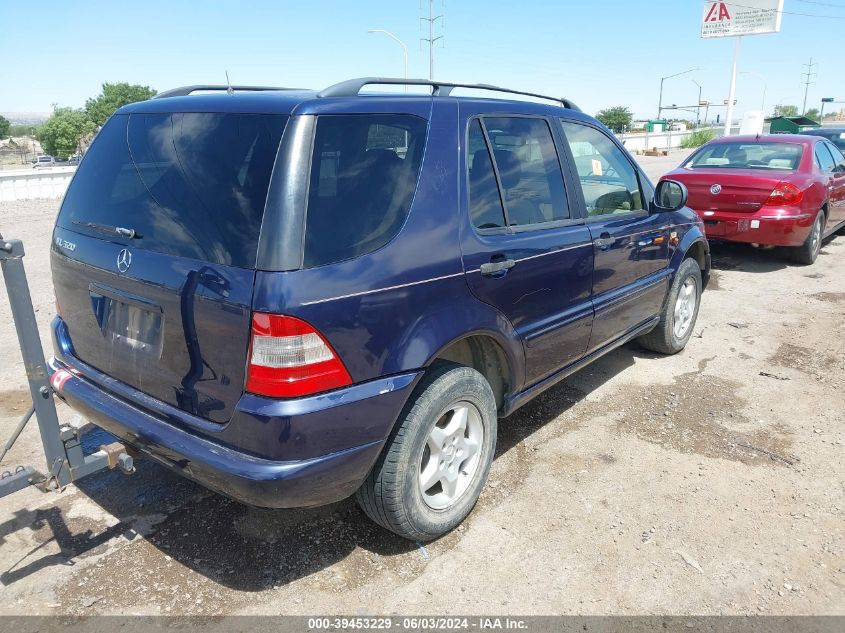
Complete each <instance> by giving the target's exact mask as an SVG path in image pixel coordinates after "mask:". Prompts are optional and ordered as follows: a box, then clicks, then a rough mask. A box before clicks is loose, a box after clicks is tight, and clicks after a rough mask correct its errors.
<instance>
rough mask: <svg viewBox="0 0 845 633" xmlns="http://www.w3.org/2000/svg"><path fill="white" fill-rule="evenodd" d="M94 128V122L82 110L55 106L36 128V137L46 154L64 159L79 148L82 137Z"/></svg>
mask: <svg viewBox="0 0 845 633" xmlns="http://www.w3.org/2000/svg"><path fill="white" fill-rule="evenodd" d="M94 130H95V127H94V124H93V123H92V122H91V120H90V119H89V118H88V115H87V114H85V112H84V111H82V110H74V109H73V108H55V109H54V110H53V114H52V115H51V116H50V118H49V119H47V122H46V123H44V125H42V126H41V127H40V128H39V129H38V131H37V137H38V140H39V141H40V142H41V147H43V148H44V151H45V152H46V153H47V154H50V155H51V156H55V157H56V158H61V159H66V158H67V157H68V156H70V155H71V154H73V153H74V152H75V151H76V150H77V149H78V148H79V144H80V141H81V140H82V138H83V137H84V136H86V135H89V134H91V133H92V132H94Z"/></svg>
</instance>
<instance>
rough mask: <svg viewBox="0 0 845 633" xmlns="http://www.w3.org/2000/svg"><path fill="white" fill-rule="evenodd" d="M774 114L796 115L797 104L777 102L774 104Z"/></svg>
mask: <svg viewBox="0 0 845 633" xmlns="http://www.w3.org/2000/svg"><path fill="white" fill-rule="evenodd" d="M775 116H798V106H794V105H783V104H782V103H779V104H778V105H776V106H775Z"/></svg>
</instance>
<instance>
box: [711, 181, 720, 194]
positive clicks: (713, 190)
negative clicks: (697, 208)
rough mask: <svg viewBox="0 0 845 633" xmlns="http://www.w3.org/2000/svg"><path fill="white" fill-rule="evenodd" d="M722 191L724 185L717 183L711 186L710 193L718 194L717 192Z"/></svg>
mask: <svg viewBox="0 0 845 633" xmlns="http://www.w3.org/2000/svg"><path fill="white" fill-rule="evenodd" d="M721 192H722V185H719V184H715V185H711V186H710V193H712V194H713V195H716V194H717V193H721Z"/></svg>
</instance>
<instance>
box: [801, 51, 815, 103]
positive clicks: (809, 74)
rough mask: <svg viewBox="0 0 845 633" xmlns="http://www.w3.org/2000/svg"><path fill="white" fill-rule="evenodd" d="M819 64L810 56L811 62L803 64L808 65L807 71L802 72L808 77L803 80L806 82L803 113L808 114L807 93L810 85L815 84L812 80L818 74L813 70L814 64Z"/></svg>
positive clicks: (803, 75)
mask: <svg viewBox="0 0 845 633" xmlns="http://www.w3.org/2000/svg"><path fill="white" fill-rule="evenodd" d="M817 65H818V64H816V63H813V58H812V57H811V58H810V63H809V64H802V66H806V67H807V72H806V73H801V76H802V77H806V79H805V80H804V82H803V84H804V107H803V109H802V110H801V114H807V93H808V92H809V91H810V86H811V85H812V84H815V82H814V81H812V79H813V77H815V76H816V73H814V72H813V66H817Z"/></svg>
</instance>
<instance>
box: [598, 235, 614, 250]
mask: <svg viewBox="0 0 845 633" xmlns="http://www.w3.org/2000/svg"><path fill="white" fill-rule="evenodd" d="M611 244H613V238H612V237H610V233H608V232H607V231H605V232H604V233H602V234H601V235H599V236H598V238H596V240H595V245H596V246H597V247H598V248H600V249H601V250H603V251H606V250H607V249H608V248H610V245H611Z"/></svg>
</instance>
